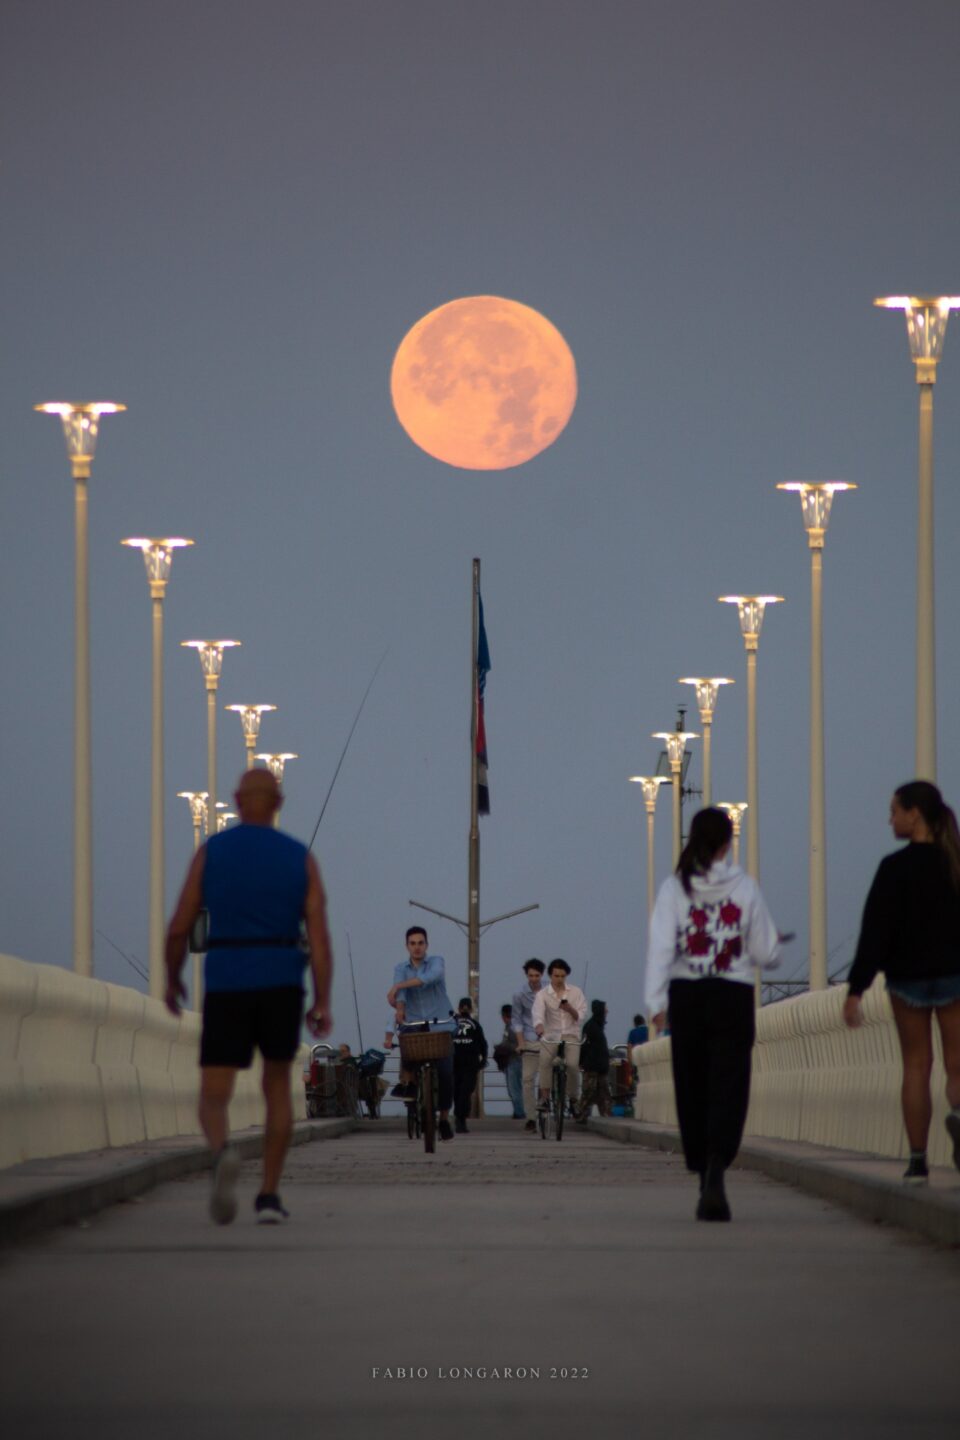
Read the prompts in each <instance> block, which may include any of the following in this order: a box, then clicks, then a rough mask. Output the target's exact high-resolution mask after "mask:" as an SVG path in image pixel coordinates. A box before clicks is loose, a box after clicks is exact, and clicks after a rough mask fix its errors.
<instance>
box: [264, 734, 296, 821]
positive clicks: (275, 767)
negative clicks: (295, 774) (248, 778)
mask: <svg viewBox="0 0 960 1440" xmlns="http://www.w3.org/2000/svg"><path fill="white" fill-rule="evenodd" d="M299 758H300V757H299V755H295V754H294V753H293V751H292V750H284V751H282V752H279V753H277V754H261V755H256V756H254V759H256V760H262V761H263V762H264V764H265V765H266V767H267V769H268V770H269V771H270V774H271V775H272V776H273V778H274V779H275V780H276V782H277V784H278V785H282V784H283V772H284V768H285V766H286V763H287V761H288V760H299ZM273 827H274V829H275V830H277V829H279V828H280V812H279V810H277V811H276V812H275V813H274V817H273Z"/></svg>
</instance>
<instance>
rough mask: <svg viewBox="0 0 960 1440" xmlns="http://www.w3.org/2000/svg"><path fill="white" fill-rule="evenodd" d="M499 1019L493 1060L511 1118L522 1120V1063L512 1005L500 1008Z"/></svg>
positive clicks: (523, 1117) (523, 1116)
mask: <svg viewBox="0 0 960 1440" xmlns="http://www.w3.org/2000/svg"><path fill="white" fill-rule="evenodd" d="M500 1019H501V1020H502V1021H503V1035H502V1036H501V1037H500V1039H499V1040H498V1041H497V1043H496V1045H494V1047H493V1058H494V1060H495V1061H496V1066H497V1069H498V1070H500V1071H501V1072H502V1074H503V1077H504V1080H505V1081H506V1085H507V1095H508V1096H509V1097H510V1104H511V1105H512V1106H513V1118H514V1120H523V1119H525V1118H526V1117H525V1114H524V1109H523V1061H522V1059H521V1057H520V1046H519V1044H518V1042H517V1036H516V1032H515V1031H514V1028H513V1006H512V1005H501V1006H500Z"/></svg>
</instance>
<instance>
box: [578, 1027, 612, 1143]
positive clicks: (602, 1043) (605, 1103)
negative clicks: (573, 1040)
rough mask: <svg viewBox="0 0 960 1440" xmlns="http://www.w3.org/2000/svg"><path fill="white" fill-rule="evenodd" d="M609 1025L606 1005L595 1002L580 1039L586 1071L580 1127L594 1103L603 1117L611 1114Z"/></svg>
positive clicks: (581, 1101)
mask: <svg viewBox="0 0 960 1440" xmlns="http://www.w3.org/2000/svg"><path fill="white" fill-rule="evenodd" d="M606 1023H607V1007H606V1004H605V1003H604V1001H603V1000H591V1001H590V1019H589V1020H588V1021H587V1023H586V1025H584V1027H583V1034H582V1036H581V1039H580V1069H581V1070H582V1071H583V1089H582V1091H581V1093H580V1108H579V1110H578V1111H577V1122H578V1124H580V1125H586V1123H587V1121H588V1119H589V1118H590V1111H591V1110H592V1109H593V1106H594V1104H596V1106H597V1109H598V1110H599V1111H600V1114H601V1115H609V1114H610V1110H611V1104H610V1080H609V1075H610V1046H609V1045H608V1044H607V1037H606V1034H605V1033H604V1032H605V1027H606Z"/></svg>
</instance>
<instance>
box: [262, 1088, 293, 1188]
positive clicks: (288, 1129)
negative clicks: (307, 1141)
mask: <svg viewBox="0 0 960 1440" xmlns="http://www.w3.org/2000/svg"><path fill="white" fill-rule="evenodd" d="M291 1064H292V1062H291V1061H289V1060H264V1062H263V1097H264V1099H265V1100H266V1102H267V1121H266V1125H265V1127H264V1136H263V1188H262V1191H261V1194H263V1195H276V1193H277V1190H278V1188H279V1186H280V1176H281V1175H282V1173H283V1162H284V1160H285V1158H286V1154H287V1150H288V1148H289V1145H290V1135H291V1133H292V1131H293V1101H292V1099H291V1095H290V1066H291Z"/></svg>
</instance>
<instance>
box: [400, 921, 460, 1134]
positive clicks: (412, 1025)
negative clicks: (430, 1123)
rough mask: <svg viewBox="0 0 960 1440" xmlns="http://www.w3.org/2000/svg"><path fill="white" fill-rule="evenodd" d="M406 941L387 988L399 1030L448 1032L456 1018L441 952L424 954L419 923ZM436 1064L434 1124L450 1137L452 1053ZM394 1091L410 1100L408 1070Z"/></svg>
mask: <svg viewBox="0 0 960 1440" xmlns="http://www.w3.org/2000/svg"><path fill="white" fill-rule="evenodd" d="M406 943H407V959H406V960H401V962H400V964H399V965H397V966H396V968H395V969H394V972H393V984H392V985H391V987H390V989H389V990H388V992H387V1004H388V1005H392V1006H393V1008H394V1012H395V1014H396V1019H397V1028H398V1029H399V1030H400V1032H401V1033H402V1032H403V1030H404V1029H405V1028H409V1029H421V1030H422V1029H423V1028H424V1026H426V1027H427V1028H428V1029H430V1030H449V1031H450V1032H451V1033H452V1032H453V1031H454V1030H456V1028H457V1022H456V1021H455V1020H454V1019H453V1006H452V1005H451V1004H450V997H449V995H448V994H447V982H446V966H445V964H444V959H443V956H442V955H428V954H427V932H426V930H424V928H423V926H422V925H411V926H410V929H409V930H408V931H407V935H406ZM392 1039H393V1037H392V1035H390V1034H389V1033H388V1034H387V1037H386V1043H387V1044H388V1045H389V1044H391V1043H392ZM436 1066H437V1079H438V1081H439V1090H440V1094H439V1103H438V1106H437V1110H438V1112H439V1117H440V1123H439V1125H438V1127H437V1128H438V1130H439V1133H440V1139H441V1140H452V1139H453V1127H452V1126H451V1124H450V1105H451V1102H452V1100H453V1058H452V1056H447V1058H446V1059H445V1060H438V1061H437V1062H436ZM397 1093H399V1094H400V1098H401V1099H410V1100H412V1099H413V1097H414V1096H415V1095H416V1093H417V1090H416V1085H414V1083H413V1077H412V1076H411V1075H410V1073H409V1072H408V1071H404V1070H401V1072H400V1084H399V1085H397V1086H396V1087H395V1089H394V1094H397Z"/></svg>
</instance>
